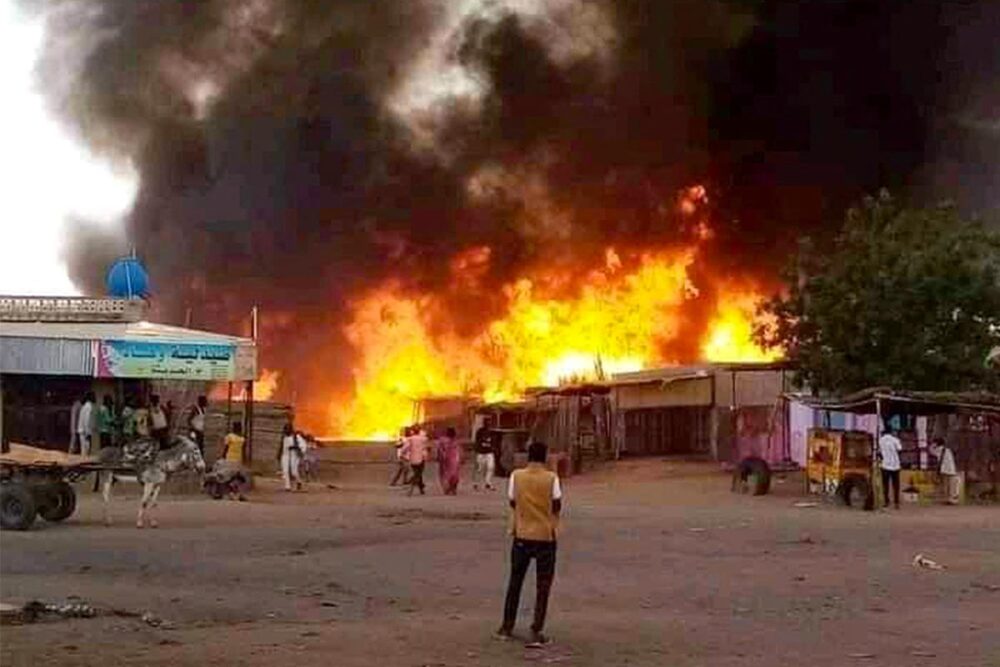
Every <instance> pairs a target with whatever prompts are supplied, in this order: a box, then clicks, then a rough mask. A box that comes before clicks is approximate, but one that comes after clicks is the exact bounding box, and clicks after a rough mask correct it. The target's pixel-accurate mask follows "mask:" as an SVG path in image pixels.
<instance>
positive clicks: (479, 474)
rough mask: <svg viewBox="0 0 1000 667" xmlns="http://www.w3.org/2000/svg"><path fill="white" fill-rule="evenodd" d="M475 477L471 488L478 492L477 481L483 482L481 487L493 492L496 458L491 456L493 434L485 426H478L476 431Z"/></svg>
mask: <svg viewBox="0 0 1000 667" xmlns="http://www.w3.org/2000/svg"><path fill="white" fill-rule="evenodd" d="M473 447H474V449H475V450H476V475H475V477H474V478H473V480H472V488H473V489H474V490H477V491H478V490H479V480H480V479H482V480H483V486H484V487H485V488H486V489H487V490H490V491H492V490H493V470H494V469H495V468H496V458H495V457H494V456H493V434H492V433H491V432H490V429H489V428H487V427H486V426H480V427H479V429H478V430H477V431H476V438H475V444H474V445H473Z"/></svg>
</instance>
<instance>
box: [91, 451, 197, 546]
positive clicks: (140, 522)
mask: <svg viewBox="0 0 1000 667" xmlns="http://www.w3.org/2000/svg"><path fill="white" fill-rule="evenodd" d="M173 445H174V446H173V447H171V448H170V449H164V450H163V451H155V450H152V451H150V452H149V455H148V456H145V457H139V458H136V459H134V461H133V463H132V465H131V466H129V467H131V468H132V469H134V470H135V473H134V474H129V473H125V472H115V471H112V472H110V473H108V475H107V477H106V478H105V480H104V524H105V525H107V526H110V525H111V488H112V487H113V486H114V484H115V482H136V483H139V484H142V500H141V501H140V502H139V515H138V516H137V517H136V521H135V527H136V528H145V527H146V512H147V511H149V510H152V509H153V508H154V507H156V500H157V498H158V497H159V495H160V487H162V486H163V483H164V482H165V481H167V478H168V477H169V476H170V475H172V474H173V473H175V472H180V471H182V470H191V469H194V470H197V471H198V472H199V473H204V472H205V459H204V458H202V456H201V450H200V449H198V445H197V444H196V443H195V442H194V441H193V440H191V439H190V438H187V437H184V436H181V435H179V436H177V437H176V438H174V441H173ZM121 463H122V464H123V465H126V466H128V465H129V462H128V460H127V459H126V460H122V461H121ZM157 525H158V524H157V523H156V519H154V518H152V517H149V526H150V528H156V527H157Z"/></svg>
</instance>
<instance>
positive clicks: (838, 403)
mask: <svg viewBox="0 0 1000 667" xmlns="http://www.w3.org/2000/svg"><path fill="white" fill-rule="evenodd" d="M785 397H786V398H787V399H789V400H793V401H798V402H800V403H803V404H805V405H808V406H810V407H812V408H815V409H819V410H830V411H833V412H851V413H854V414H875V413H876V411H877V410H876V405H877V404H878V403H881V405H882V413H883V414H912V415H937V414H950V413H954V412H958V411H964V412H989V413H996V414H1000V396H998V395H996V394H991V393H989V392H943V391H902V390H894V389H890V388H888V387H873V388H870V389H864V390H862V391H859V392H856V393H854V394H848V395H846V396H842V397H836V398H819V397H814V396H804V395H801V394H785Z"/></svg>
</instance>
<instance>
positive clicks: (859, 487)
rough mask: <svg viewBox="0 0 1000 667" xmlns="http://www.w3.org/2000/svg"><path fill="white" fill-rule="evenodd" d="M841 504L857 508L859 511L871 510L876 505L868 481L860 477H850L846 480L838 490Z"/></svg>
mask: <svg viewBox="0 0 1000 667" xmlns="http://www.w3.org/2000/svg"><path fill="white" fill-rule="evenodd" d="M837 491H838V492H839V495H840V500H841V502H843V503H844V505H845V506H846V507H857V508H859V509H866V510H867V509H871V508H872V505H873V504H874V497H873V496H872V487H871V484H869V483H868V480H867V479H865V478H864V477H861V476H860V475H850V476H848V477H846V478H844V481H843V482H841V483H840V488H839V489H837Z"/></svg>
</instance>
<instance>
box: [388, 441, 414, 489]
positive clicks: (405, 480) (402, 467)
mask: <svg viewBox="0 0 1000 667" xmlns="http://www.w3.org/2000/svg"><path fill="white" fill-rule="evenodd" d="M412 435H413V431H412V430H411V429H410V427H409V426H405V427H403V437H402V438H400V439H399V440H398V441H397V442H396V472H395V474H394V475H393V476H392V481H390V482H389V486H396V485H397V484H399V483H402V484H403V486H409V484H410V462H409V461H407V460H406V459H405V458H404V457H403V445H404V444H406V439H407V438H409V437H411V436H412Z"/></svg>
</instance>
